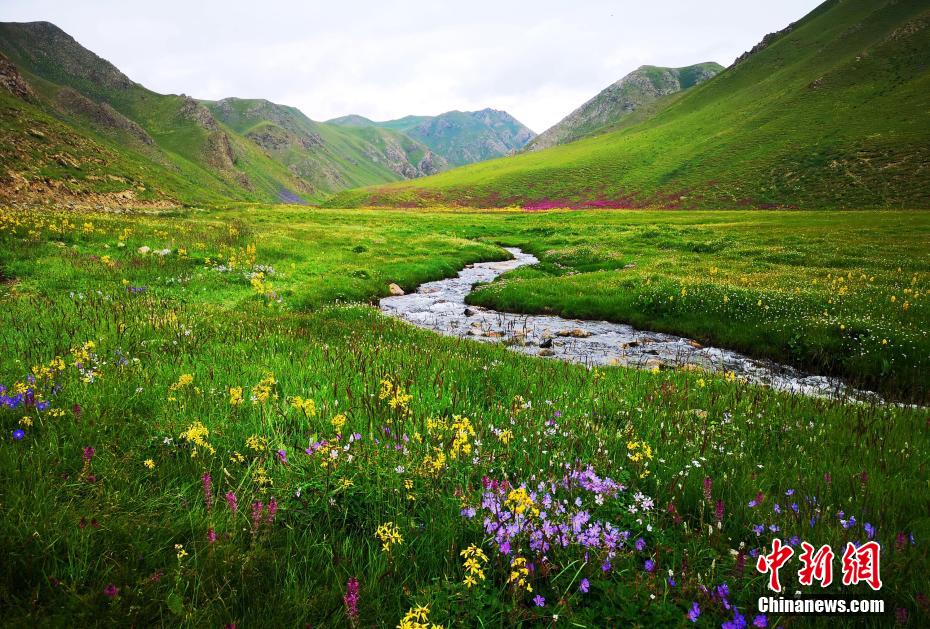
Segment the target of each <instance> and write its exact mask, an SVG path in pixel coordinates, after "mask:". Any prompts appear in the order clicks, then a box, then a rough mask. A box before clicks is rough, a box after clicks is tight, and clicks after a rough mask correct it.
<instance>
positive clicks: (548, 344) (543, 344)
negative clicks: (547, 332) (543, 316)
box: [539, 336, 552, 349]
mask: <svg viewBox="0 0 930 629" xmlns="http://www.w3.org/2000/svg"><path fill="white" fill-rule="evenodd" d="M539 346H540V347H541V348H543V349H549V348H550V347H552V337H551V336H548V337H546V338H544V339H543V340H542V341H541V342H540V343H539Z"/></svg>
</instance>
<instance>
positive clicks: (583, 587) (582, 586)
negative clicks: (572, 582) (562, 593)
mask: <svg viewBox="0 0 930 629" xmlns="http://www.w3.org/2000/svg"><path fill="white" fill-rule="evenodd" d="M589 589H591V582H590V581H588V580H587V579H582V580H581V583H579V584H578V591H579V592H581V593H583V594H587V593H588V590H589Z"/></svg>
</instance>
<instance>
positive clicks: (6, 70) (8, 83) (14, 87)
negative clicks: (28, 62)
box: [0, 55, 35, 102]
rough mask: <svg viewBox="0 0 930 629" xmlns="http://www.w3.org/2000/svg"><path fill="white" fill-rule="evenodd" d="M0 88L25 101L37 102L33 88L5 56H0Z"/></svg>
mask: <svg viewBox="0 0 930 629" xmlns="http://www.w3.org/2000/svg"><path fill="white" fill-rule="evenodd" d="M0 88H2V89H5V90H6V91H7V92H9V93H10V94H12V95H13V96H16V97H17V98H21V99H23V100H24V101H28V102H33V101H34V100H35V93H33V91H32V86H31V85H29V83H27V82H26V79H24V78H23V77H22V75H21V74H20V73H19V70H17V69H16V66H15V65H13V63H12V62H11V61H10V60H9V59H7V58H6V57H4V56H3V55H0Z"/></svg>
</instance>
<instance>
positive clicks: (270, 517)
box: [265, 496, 278, 524]
mask: <svg viewBox="0 0 930 629" xmlns="http://www.w3.org/2000/svg"><path fill="white" fill-rule="evenodd" d="M277 515H278V501H277V499H276V498H275V497H274V496H272V497H271V500H269V501H268V514H267V515H266V516H265V522H267V523H268V524H272V523H273V522H274V519H275V516H277Z"/></svg>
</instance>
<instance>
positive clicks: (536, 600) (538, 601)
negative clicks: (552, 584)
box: [533, 594, 546, 607]
mask: <svg viewBox="0 0 930 629" xmlns="http://www.w3.org/2000/svg"><path fill="white" fill-rule="evenodd" d="M533 604H534V605H536V607H545V606H546V599H544V598H543V597H542V596H540V595H539V594H537V595H536V596H534V597H533Z"/></svg>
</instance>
